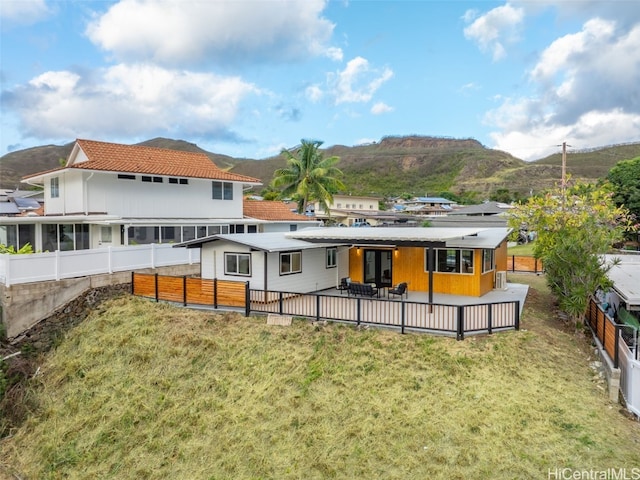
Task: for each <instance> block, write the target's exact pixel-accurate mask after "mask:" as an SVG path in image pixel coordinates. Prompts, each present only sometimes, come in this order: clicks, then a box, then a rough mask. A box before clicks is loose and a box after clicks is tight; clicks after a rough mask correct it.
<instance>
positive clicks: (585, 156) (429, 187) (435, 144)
mask: <svg viewBox="0 0 640 480" xmlns="http://www.w3.org/2000/svg"><path fill="white" fill-rule="evenodd" d="M140 145H147V146H154V147H159V148H171V149H175V150H184V151H192V152H203V153H205V154H207V155H208V156H209V157H210V158H211V160H212V161H213V162H214V163H216V165H218V166H219V167H220V168H222V169H225V170H231V171H233V172H235V173H239V174H243V175H249V176H252V177H256V178H259V179H261V180H262V182H263V184H264V185H265V186H266V185H268V183H269V182H270V181H271V179H272V178H273V172H274V171H275V170H276V169H277V168H280V167H282V166H284V165H285V162H284V159H283V158H282V157H281V156H274V157H270V158H266V159H262V160H253V159H237V158H233V157H229V156H226V155H220V154H216V153H212V152H207V151H205V150H203V149H201V148H200V147H198V146H197V145H195V144H193V143H189V142H186V141H183V140H171V139H167V138H154V139H151V140H148V141H145V142H142V143H141V144H140ZM72 146H73V144H72V143H69V144H67V145H63V146H53V145H48V146H44V147H35V148H30V149H27V150H21V151H17V152H12V153H9V154H7V155H4V156H3V157H2V158H0V188H15V187H16V186H17V185H18V184H19V180H20V178H21V177H23V176H24V175H28V174H32V173H36V172H40V171H44V170H49V169H51V168H55V167H57V166H59V161H60V159H61V158H67V156H68V154H69V152H70V151H71V148H72ZM324 154H325V155H326V156H329V155H337V156H338V157H340V164H339V167H340V169H341V170H342V171H343V172H344V173H345V183H346V185H347V186H348V189H349V192H350V193H353V194H370V195H380V196H386V195H399V194H402V193H410V194H414V195H435V194H438V193H439V192H442V191H452V192H455V193H461V192H477V196H478V197H479V198H487V197H488V196H489V195H490V194H491V193H492V192H495V191H496V190H497V189H501V188H506V189H508V190H510V191H511V192H518V193H520V194H521V195H528V194H530V193H532V192H533V193H535V192H538V191H540V190H543V189H545V188H549V187H552V186H553V185H555V184H557V183H558V182H559V181H560V178H561V155H560V153H558V154H555V155H551V156H549V157H546V158H544V159H541V160H538V161H535V162H529V163H528V162H524V161H523V160H520V159H518V158H515V157H513V156H512V155H510V154H508V153H506V152H502V151H499V150H492V149H489V148H486V147H484V146H483V145H482V144H480V143H479V142H478V141H476V140H473V139H452V138H442V137H424V136H417V135H412V136H398V137H385V138H383V139H382V140H381V141H380V142H374V143H371V144H367V145H359V146H355V147H347V146H343V145H334V146H330V147H328V148H326V149H325V150H324ZM637 156H640V143H633V144H625V145H614V146H607V147H603V148H600V149H592V150H588V151H578V152H570V153H569V154H568V155H567V173H568V174H569V175H570V176H571V178H572V179H573V180H585V181H596V180H598V179H599V178H603V177H604V176H606V174H607V172H608V171H609V169H610V168H611V167H612V166H614V165H615V164H616V163H617V162H618V161H620V160H625V159H630V158H635V157H637ZM21 188H25V186H24V185H23V186H22V187H21Z"/></svg>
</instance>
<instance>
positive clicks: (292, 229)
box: [289, 223, 298, 232]
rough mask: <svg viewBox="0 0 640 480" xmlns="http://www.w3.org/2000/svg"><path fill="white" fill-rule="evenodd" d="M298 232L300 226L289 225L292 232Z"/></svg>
mask: <svg viewBox="0 0 640 480" xmlns="http://www.w3.org/2000/svg"><path fill="white" fill-rule="evenodd" d="M297 230H298V225H296V224H295V223H292V224H290V225H289V231H290V232H296V231H297Z"/></svg>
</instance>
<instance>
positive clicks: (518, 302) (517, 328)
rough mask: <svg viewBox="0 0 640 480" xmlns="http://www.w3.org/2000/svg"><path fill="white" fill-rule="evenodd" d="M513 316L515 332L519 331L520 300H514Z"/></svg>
mask: <svg viewBox="0 0 640 480" xmlns="http://www.w3.org/2000/svg"><path fill="white" fill-rule="evenodd" d="M515 316H516V325H515V327H516V330H520V300H516V311H515Z"/></svg>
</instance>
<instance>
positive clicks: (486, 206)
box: [449, 202, 513, 217]
mask: <svg viewBox="0 0 640 480" xmlns="http://www.w3.org/2000/svg"><path fill="white" fill-rule="evenodd" d="M512 208H513V206H511V205H509V204H507V203H501V202H484V203H480V204H478V205H469V206H467V207H461V208H458V209H456V210H454V211H452V212H450V213H449V215H467V216H470V217H471V216H474V217H477V216H482V217H484V216H493V215H500V216H504V215H506V214H508V213H509V210H511V209H512Z"/></svg>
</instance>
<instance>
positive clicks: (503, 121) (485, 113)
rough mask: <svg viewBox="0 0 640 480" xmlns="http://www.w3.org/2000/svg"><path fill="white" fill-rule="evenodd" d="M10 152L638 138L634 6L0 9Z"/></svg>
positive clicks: (193, 1)
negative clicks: (170, 141) (163, 145)
mask: <svg viewBox="0 0 640 480" xmlns="http://www.w3.org/2000/svg"><path fill="white" fill-rule="evenodd" d="M0 21H1V23H0V31H1V39H0V40H1V45H0V48H1V52H0V53H1V58H0V62H1V63H0V87H1V96H0V107H1V111H0V115H1V116H0V128H1V130H0V136H1V138H0V154H5V153H7V152H10V151H14V150H19V149H24V148H29V147H34V146H40V145H45V144H57V145H61V144H65V143H68V142H71V141H73V140H74V139H76V138H88V139H93V140H102V141H112V142H119V143H137V142H140V141H144V140H148V139H151V138H154V137H168V138H174V139H182V140H186V141H189V142H192V143H196V144H197V145H199V146H200V147H202V148H204V149H206V150H208V151H212V152H215V153H221V154H226V155H231V156H234V157H246V158H255V159H260V158H266V157H269V156H272V155H276V154H278V153H279V152H280V150H281V149H282V148H290V147H293V146H295V145H297V144H298V143H299V141H300V139H302V138H305V139H318V140H322V141H323V142H324V146H331V145H338V144H339V145H348V146H352V145H358V144H362V143H369V142H374V141H379V140H380V139H381V138H382V137H385V136H389V135H412V134H418V135H429V136H445V137H454V138H475V139H477V140H478V141H480V142H481V143H482V144H484V145H486V146H487V147H490V148H497V149H500V150H505V151H508V152H510V153H512V154H513V155H515V156H516V157H519V158H522V159H525V160H533V159H536V158H540V157H543V156H546V155H548V154H550V153H554V152H558V151H559V147H558V145H559V144H561V143H562V142H563V141H566V142H567V143H568V144H569V145H571V146H572V148H573V149H584V148H591V147H598V146H604V145H609V144H617V143H626V142H636V141H640V2H638V1H637V0H613V1H612V0H609V1H594V0H572V1H562V0H561V1H547V0H536V1H518V0H513V1H511V2H504V1H462V0H460V1H457V0H449V1H429V0H422V1H363V0H351V1H323V0H290V1H288V0H282V1H275V0H162V1H153V0H121V1H100V0H92V1H73V0H67V1H49V0H0Z"/></svg>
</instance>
